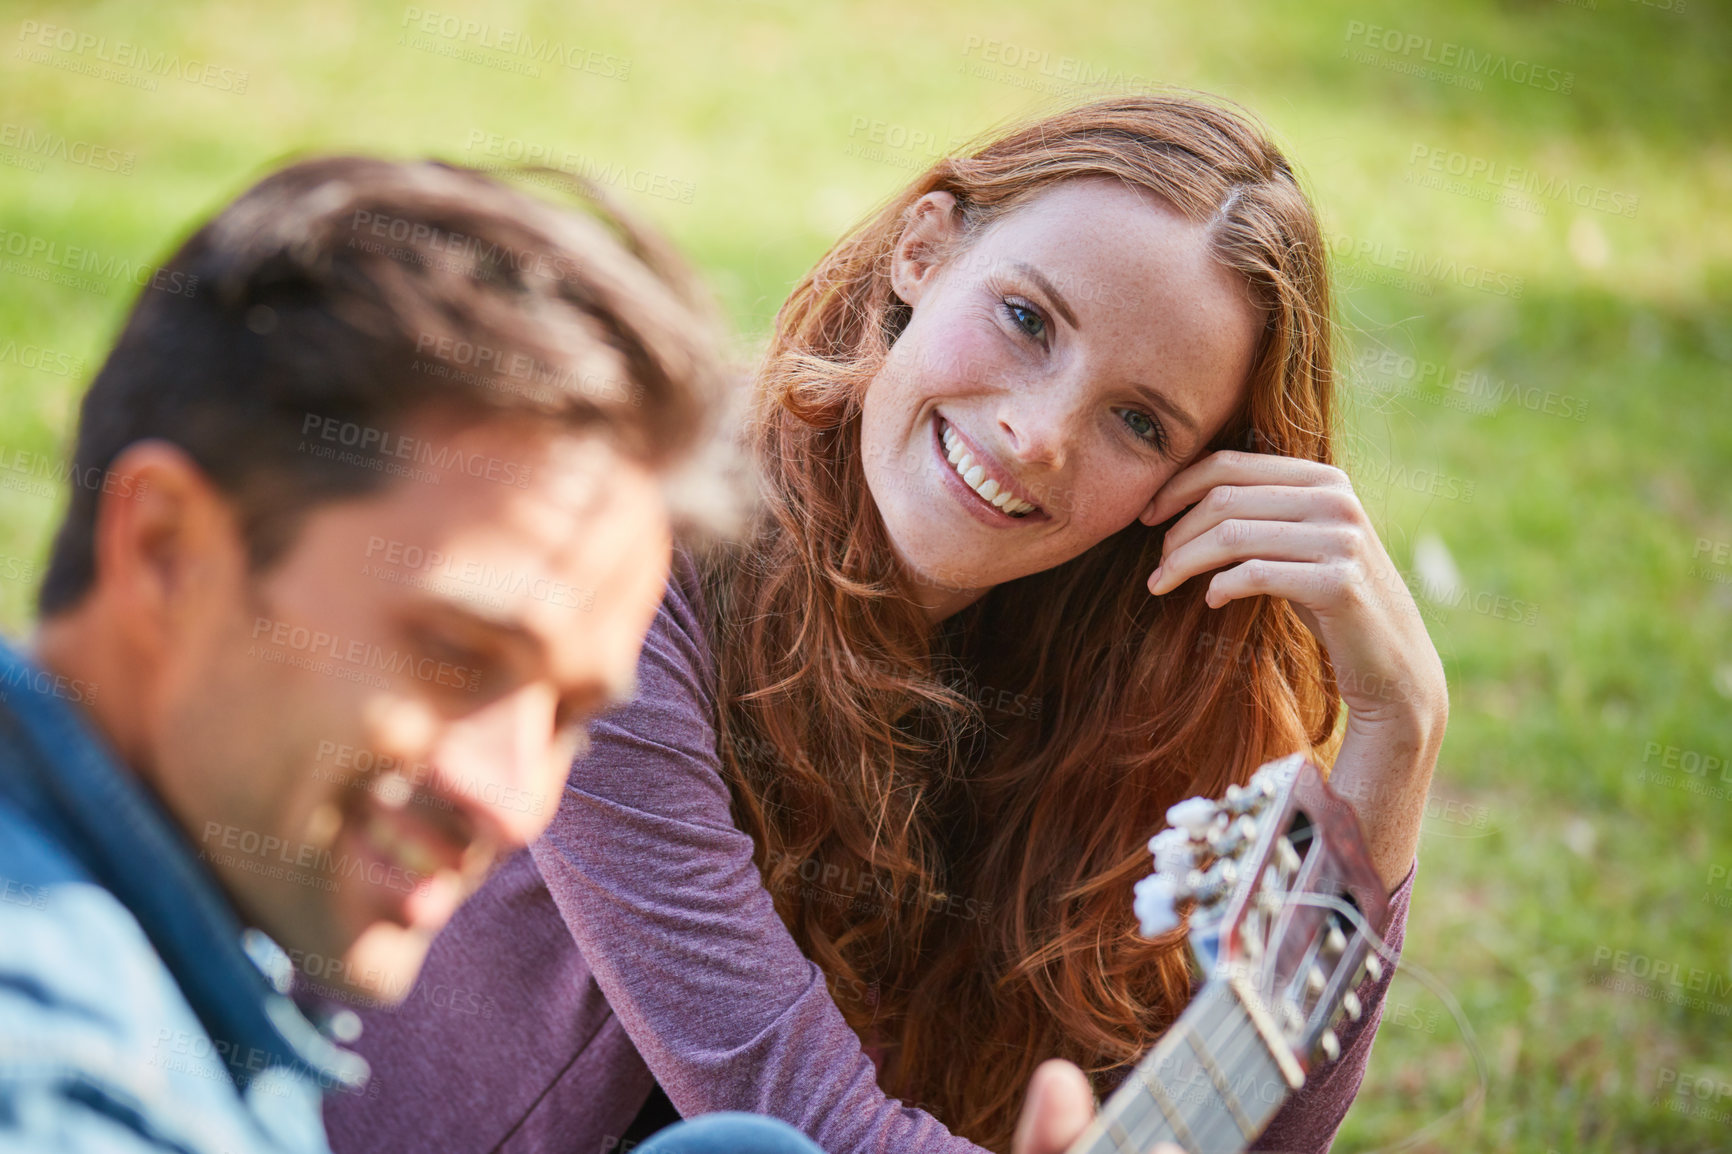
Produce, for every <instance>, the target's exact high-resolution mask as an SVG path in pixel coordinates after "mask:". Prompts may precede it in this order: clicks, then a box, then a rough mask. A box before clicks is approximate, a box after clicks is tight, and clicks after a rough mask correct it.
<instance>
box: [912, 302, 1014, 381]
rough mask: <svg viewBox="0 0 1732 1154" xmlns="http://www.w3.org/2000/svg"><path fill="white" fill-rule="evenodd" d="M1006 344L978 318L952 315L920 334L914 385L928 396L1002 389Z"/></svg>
mask: <svg viewBox="0 0 1732 1154" xmlns="http://www.w3.org/2000/svg"><path fill="white" fill-rule="evenodd" d="M1007 367H1008V366H1007V364H1006V358H1005V356H1004V348H1003V343H1002V341H1000V340H999V339H998V338H997V334H996V333H994V332H992V331H991V330H990V328H988V323H987V322H984V321H982V320H981V319H980V318H977V317H969V316H959V315H953V316H950V317H947V318H945V319H944V320H942V321H940V322H937V323H936V324H934V325H932V326H931V327H929V328H925V329H923V330H922V332H921V333H920V343H919V348H918V351H917V353H916V356H915V357H914V363H913V371H912V374H911V376H912V383H913V384H914V385H915V387H916V388H918V389H919V390H920V391H921V392H922V393H924V394H926V395H929V396H964V395H968V394H971V393H981V392H988V391H991V390H992V389H993V388H995V387H1001V386H1002V385H1003V384H1004V383H1005V381H1006V379H1007V377H1008V373H1007Z"/></svg>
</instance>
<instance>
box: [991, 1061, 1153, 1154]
mask: <svg viewBox="0 0 1732 1154" xmlns="http://www.w3.org/2000/svg"><path fill="white" fill-rule="evenodd" d="M1094 1113H1095V1103H1094V1092H1093V1091H1091V1090H1090V1089H1089V1083H1088V1079H1087V1078H1085V1077H1083V1072H1082V1071H1081V1070H1079V1069H1077V1068H1076V1067H1075V1066H1073V1065H1071V1064H1070V1063H1069V1062H1065V1061H1060V1060H1059V1059H1056V1058H1055V1059H1053V1060H1052V1061H1050V1062H1042V1063H1041V1064H1040V1068H1039V1069H1037V1070H1035V1072H1034V1077H1033V1078H1030V1079H1029V1082H1028V1099H1027V1101H1025V1102H1024V1103H1023V1107H1022V1117H1021V1118H1020V1119H1018V1120H1017V1123H1016V1137H1015V1138H1014V1139H1013V1140H1012V1142H1011V1154H1064V1152H1065V1150H1066V1149H1068V1148H1069V1147H1070V1144H1071V1143H1072V1142H1075V1141H1076V1140H1077V1136H1078V1135H1079V1134H1081V1133H1082V1132H1083V1131H1084V1130H1085V1129H1087V1127H1088V1124H1089V1122H1090V1121H1091V1120H1092V1119H1093V1118H1094ZM1149 1154H1185V1152H1184V1151H1183V1150H1181V1149H1179V1148H1178V1147H1177V1146H1171V1145H1168V1144H1167V1143H1165V1142H1163V1143H1161V1144H1160V1145H1158V1146H1156V1147H1155V1148H1154V1149H1153V1150H1151V1151H1149Z"/></svg>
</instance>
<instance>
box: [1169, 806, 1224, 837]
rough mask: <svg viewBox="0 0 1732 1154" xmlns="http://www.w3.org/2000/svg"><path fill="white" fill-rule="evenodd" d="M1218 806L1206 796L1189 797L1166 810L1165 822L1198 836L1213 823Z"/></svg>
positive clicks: (1218, 809)
mask: <svg viewBox="0 0 1732 1154" xmlns="http://www.w3.org/2000/svg"><path fill="white" fill-rule="evenodd" d="M1218 812H1220V807H1219V806H1218V805H1216V804H1215V803H1214V802H1213V801H1210V800H1209V799H1208V798H1206V797H1191V798H1186V799H1185V800H1184V801H1181V802H1179V803H1178V804H1177V805H1175V806H1173V807H1171V808H1170V809H1168V810H1167V824H1168V825H1171V826H1177V827H1178V828H1180V829H1182V830H1184V831H1186V832H1187V833H1189V834H1190V835H1191V836H1192V837H1197V838H1200V837H1202V836H1203V832H1204V831H1205V830H1207V829H1208V828H1209V827H1210V826H1211V825H1213V824H1214V823H1215V815H1216V814H1217V813H1218Z"/></svg>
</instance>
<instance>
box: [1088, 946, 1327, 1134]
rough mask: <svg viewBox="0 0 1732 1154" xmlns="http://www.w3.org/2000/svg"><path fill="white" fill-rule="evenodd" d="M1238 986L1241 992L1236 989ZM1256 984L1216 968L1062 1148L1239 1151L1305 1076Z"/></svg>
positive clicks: (1259, 1130) (1267, 1121) (1263, 1125)
mask: <svg viewBox="0 0 1732 1154" xmlns="http://www.w3.org/2000/svg"><path fill="white" fill-rule="evenodd" d="M1242 995H1243V996H1242ZM1304 1082H1305V1075H1304V1073H1303V1072H1301V1071H1300V1069H1299V1066H1298V1064H1297V1063H1296V1062H1294V1061H1293V1058H1292V1056H1291V1054H1290V1053H1289V1052H1288V1050H1287V1048H1286V1046H1285V1044H1284V1043H1283V1042H1282V1040H1281V1039H1280V1038H1279V1036H1277V1035H1276V1034H1275V1031H1274V1026H1273V1024H1272V1023H1271V1022H1270V1020H1269V1018H1268V1016H1267V1015H1266V1014H1265V1013H1264V1012H1263V1011H1262V1009H1261V1008H1260V1004H1259V1003H1258V1000H1257V998H1256V995H1255V994H1252V993H1250V991H1249V990H1248V989H1245V988H1244V987H1242V986H1241V985H1240V984H1239V982H1238V981H1236V980H1233V979H1229V978H1216V979H1215V980H1213V981H1210V982H1209V983H1208V984H1207V985H1205V986H1204V987H1203V988H1202V989H1201V990H1199V991H1198V992H1197V994H1196V996H1195V997H1193V998H1192V999H1191V1004H1190V1005H1189V1006H1187V1007H1186V1008H1185V1012H1184V1013H1183V1014H1181V1015H1180V1016H1179V1020H1178V1021H1176V1022H1174V1023H1173V1025H1172V1027H1171V1028H1170V1029H1169V1030H1168V1031H1167V1032H1166V1033H1165V1034H1163V1035H1161V1040H1160V1041H1159V1042H1157V1043H1156V1044H1155V1047H1154V1049H1152V1050H1150V1051H1149V1052H1148V1053H1147V1054H1146V1055H1144V1057H1143V1059H1142V1061H1140V1062H1138V1063H1137V1067H1136V1069H1135V1070H1133V1071H1132V1072H1131V1073H1130V1075H1129V1076H1128V1077H1126V1078H1125V1081H1124V1084H1123V1085H1121V1086H1120V1087H1119V1088H1118V1090H1116V1091H1115V1092H1114V1093H1113V1095H1112V1097H1110V1098H1108V1099H1107V1101H1106V1104H1105V1105H1104V1106H1102V1107H1101V1111H1100V1114H1099V1116H1098V1117H1096V1119H1095V1121H1094V1122H1093V1123H1092V1124H1091V1125H1090V1126H1089V1128H1088V1129H1087V1130H1085V1131H1084V1132H1083V1134H1082V1136H1081V1137H1080V1138H1078V1139H1077V1140H1076V1142H1075V1143H1074V1144H1072V1146H1071V1148H1070V1151H1069V1154H1145V1152H1146V1151H1147V1150H1148V1149H1149V1147H1151V1146H1153V1145H1154V1144H1155V1143H1156V1142H1176V1143H1178V1144H1179V1145H1180V1146H1182V1147H1184V1148H1185V1150H1186V1151H1188V1152H1189V1154H1239V1152H1240V1151H1243V1150H1244V1149H1245V1148H1246V1147H1248V1146H1250V1145H1251V1143H1252V1142H1254V1141H1256V1139H1257V1135H1259V1134H1261V1133H1262V1132H1263V1127H1265V1126H1267V1125H1268V1124H1269V1119H1271V1118H1273V1117H1274V1116H1275V1111H1276V1110H1278V1109H1280V1108H1281V1103H1283V1102H1285V1101H1286V1100H1287V1096H1288V1095H1289V1094H1291V1093H1292V1092H1293V1091H1294V1090H1297V1089H1298V1088H1299V1087H1300V1086H1302V1085H1304Z"/></svg>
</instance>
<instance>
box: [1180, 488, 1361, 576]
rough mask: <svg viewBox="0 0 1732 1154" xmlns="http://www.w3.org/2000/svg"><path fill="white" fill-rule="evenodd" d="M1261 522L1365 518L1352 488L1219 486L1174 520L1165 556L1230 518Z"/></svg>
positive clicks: (1356, 521) (1347, 520) (1359, 519)
mask: <svg viewBox="0 0 1732 1154" xmlns="http://www.w3.org/2000/svg"><path fill="white" fill-rule="evenodd" d="M1230 517H1231V518H1236V519H1238V520H1241V521H1242V520H1247V519H1255V520H1261V521H1309V520H1313V519H1316V520H1325V521H1340V522H1352V523H1355V524H1358V523H1362V522H1363V521H1364V510H1363V508H1361V506H1360V504H1359V498H1357V497H1355V496H1354V495H1353V493H1352V491H1351V490H1348V489H1336V488H1328V487H1316V486H1302V485H1216V486H1215V487H1214V488H1213V489H1210V490H1209V491H1208V492H1207V493H1205V494H1203V499H1202V500H1200V501H1198V502H1197V503H1196V505H1195V506H1193V507H1192V509H1191V511H1190V512H1189V513H1186V514H1185V515H1184V516H1183V517H1180V518H1179V519H1178V521H1176V522H1174V524H1173V527H1172V528H1171V529H1168V530H1167V536H1166V539H1165V540H1164V541H1163V542H1162V554H1161V555H1162V558H1163V560H1164V559H1165V558H1166V557H1170V556H1172V554H1173V553H1174V551H1175V550H1177V549H1178V548H1179V546H1181V545H1184V544H1185V543H1187V542H1189V541H1191V540H1194V539H1195V538H1197V537H1200V536H1201V535H1202V534H1204V533H1207V532H1208V531H1209V530H1210V529H1213V528H1214V527H1215V526H1216V525H1219V524H1220V523H1221V522H1222V521H1225V520H1227V519H1228V518H1230Z"/></svg>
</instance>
